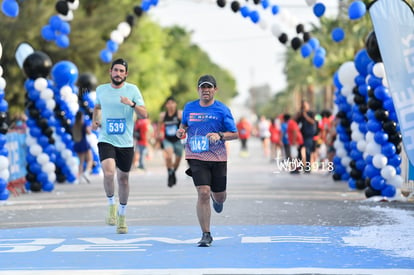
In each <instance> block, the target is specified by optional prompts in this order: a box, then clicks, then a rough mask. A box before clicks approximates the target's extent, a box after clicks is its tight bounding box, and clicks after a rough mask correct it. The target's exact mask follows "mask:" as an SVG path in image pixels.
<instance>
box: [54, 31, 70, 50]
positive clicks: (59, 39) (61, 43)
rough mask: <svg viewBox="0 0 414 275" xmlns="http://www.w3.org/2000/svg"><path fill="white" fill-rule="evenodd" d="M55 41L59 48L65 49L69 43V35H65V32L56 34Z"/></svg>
mask: <svg viewBox="0 0 414 275" xmlns="http://www.w3.org/2000/svg"><path fill="white" fill-rule="evenodd" d="M55 43H56V45H57V46H58V47H59V48H64V49H65V48H67V47H69V44H70V41H69V36H67V35H66V34H59V35H57V36H56V41H55Z"/></svg>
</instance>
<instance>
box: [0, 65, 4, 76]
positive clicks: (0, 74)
mask: <svg viewBox="0 0 414 275" xmlns="http://www.w3.org/2000/svg"><path fill="white" fill-rule="evenodd" d="M0 76H3V67H2V66H0Z"/></svg>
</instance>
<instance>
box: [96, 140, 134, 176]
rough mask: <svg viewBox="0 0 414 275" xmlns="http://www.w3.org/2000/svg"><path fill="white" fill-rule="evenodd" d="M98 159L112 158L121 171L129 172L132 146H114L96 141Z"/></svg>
mask: <svg viewBox="0 0 414 275" xmlns="http://www.w3.org/2000/svg"><path fill="white" fill-rule="evenodd" d="M98 149H99V160H100V161H101V162H102V161H103V160H105V159H114V160H115V163H116V167H118V168H119V170H121V171H122V172H129V171H130V170H131V165H132V160H133V158H134V147H126V148H121V147H115V146H113V145H112V144H109V143H106V142H99V143H98Z"/></svg>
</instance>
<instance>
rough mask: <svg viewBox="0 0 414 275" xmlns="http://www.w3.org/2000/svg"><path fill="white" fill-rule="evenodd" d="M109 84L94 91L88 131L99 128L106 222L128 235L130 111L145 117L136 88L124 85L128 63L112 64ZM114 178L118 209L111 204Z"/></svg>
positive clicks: (131, 137)
mask: <svg viewBox="0 0 414 275" xmlns="http://www.w3.org/2000/svg"><path fill="white" fill-rule="evenodd" d="M109 74H110V77H111V83H108V84H102V85H99V86H98V87H97V88H96V102H95V107H94V110H93V122H92V129H93V130H97V129H98V127H101V129H100V132H99V138H98V149H99V160H100V161H101V164H102V170H103V174H104V189H105V193H106V196H107V198H108V204H109V210H108V215H107V217H106V223H107V224H109V225H115V224H116V225H117V233H119V234H125V233H127V232H128V226H127V224H126V219H125V213H126V206H127V203H128V197H129V171H130V170H131V165H132V160H133V157H134V141H133V130H134V112H135V113H136V114H137V115H138V117H140V118H146V117H147V116H148V114H147V110H146V108H145V105H144V99H143V98H142V95H141V92H140V91H139V89H138V87H137V86H135V85H134V84H130V83H127V82H125V80H126V78H127V76H128V63H127V62H126V61H125V60H124V59H117V60H115V61H113V62H112V65H111V69H110V70H109ZM115 175H117V182H118V189H119V190H118V194H119V207H118V210H117V205H116V203H115V196H114V194H115Z"/></svg>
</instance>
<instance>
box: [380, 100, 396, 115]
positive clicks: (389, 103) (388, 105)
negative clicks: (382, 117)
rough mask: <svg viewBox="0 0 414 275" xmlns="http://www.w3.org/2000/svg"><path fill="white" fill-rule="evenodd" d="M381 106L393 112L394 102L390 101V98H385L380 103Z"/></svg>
mask: <svg viewBox="0 0 414 275" xmlns="http://www.w3.org/2000/svg"><path fill="white" fill-rule="evenodd" d="M382 106H383V107H384V109H386V110H388V111H389V112H395V107H394V102H393V101H392V98H389V99H387V100H385V101H384V102H383V103H382Z"/></svg>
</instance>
